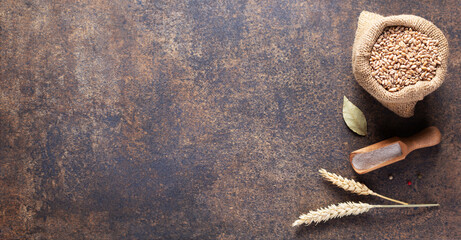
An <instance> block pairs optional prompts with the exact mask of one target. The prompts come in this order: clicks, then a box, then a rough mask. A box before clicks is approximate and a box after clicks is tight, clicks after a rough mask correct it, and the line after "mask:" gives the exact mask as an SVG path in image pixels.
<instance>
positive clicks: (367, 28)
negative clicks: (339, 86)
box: [352, 11, 448, 117]
mask: <svg viewBox="0 0 461 240" xmlns="http://www.w3.org/2000/svg"><path fill="white" fill-rule="evenodd" d="M388 26H406V27H411V28H412V29H414V30H417V31H420V32H422V33H424V34H426V35H428V36H429V37H431V38H433V39H437V40H439V54H440V57H441V58H442V64H441V65H440V66H438V67H437V70H436V75H435V77H434V78H433V79H432V80H431V81H419V82H417V83H416V84H415V85H409V86H406V87H404V88H403V89H402V90H400V91H398V92H389V91H387V90H386V89H385V88H384V87H382V86H381V85H380V84H379V83H378V82H377V81H376V80H375V79H374V78H373V77H372V76H371V71H372V69H371V66H370V62H369V58H370V55H371V50H372V48H373V45H374V43H375V42H376V40H377V39H378V37H379V36H380V35H381V33H382V32H383V30H384V28H386V27H388ZM447 59H448V42H447V39H446V38H445V36H444V35H443V33H442V31H440V29H438V28H437V27H436V26H435V25H434V24H432V23H431V22H429V21H427V20H425V19H423V18H421V17H417V16H413V15H398V16H389V17H383V16H381V15H378V14H375V13H371V12H367V11H363V12H362V13H361V14H360V17H359V22H358V26H357V32H356V33H355V40H354V45H353V48H352V70H353V72H354V75H355V79H356V80H357V82H358V83H359V84H360V86H362V87H363V88H364V89H365V90H366V91H367V92H368V93H370V94H371V95H372V96H373V97H375V98H376V99H377V100H378V101H379V102H381V103H382V104H383V105H384V106H385V107H387V108H388V109H390V110H391V111H393V112H394V113H396V114H397V115H399V116H401V117H411V116H413V114H414V111H415V105H416V103H417V102H418V101H420V100H422V99H423V98H424V97H425V96H426V95H428V94H429V93H431V92H433V91H434V90H435V89H437V88H438V87H440V85H441V84H442V83H443V80H444V78H445V73H446V71H447Z"/></svg>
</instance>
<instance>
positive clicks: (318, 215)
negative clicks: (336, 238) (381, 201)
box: [292, 202, 440, 227]
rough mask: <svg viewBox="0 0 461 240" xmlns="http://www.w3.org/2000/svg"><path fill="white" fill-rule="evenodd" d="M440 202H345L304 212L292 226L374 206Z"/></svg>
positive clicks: (358, 212)
mask: <svg viewBox="0 0 461 240" xmlns="http://www.w3.org/2000/svg"><path fill="white" fill-rule="evenodd" d="M438 206H440V205H439V204H411V205H370V204H368V203H362V202H358V203H355V202H345V203H339V204H338V205H334V204H333V205H330V206H328V207H326V208H320V209H317V210H315V211H309V213H307V214H302V215H301V216H299V219H298V220H296V221H295V222H294V223H293V224H292V226H293V227H296V226H300V225H302V224H306V225H310V224H311V223H320V222H326V221H328V220H330V219H333V218H342V217H345V216H350V215H359V214H362V213H365V212H368V211H369V210H370V209H372V208H402V207H438Z"/></svg>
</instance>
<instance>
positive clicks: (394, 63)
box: [370, 26, 442, 92]
mask: <svg viewBox="0 0 461 240" xmlns="http://www.w3.org/2000/svg"><path fill="white" fill-rule="evenodd" d="M441 61H442V59H441V57H440V55H439V52H438V41H437V40H433V39H432V38H430V37H428V36H427V35H426V34H424V33H421V32H418V31H415V30H413V29H411V28H408V27H395V26H393V27H388V28H386V29H384V31H383V33H382V34H381V35H380V36H379V38H378V40H377V41H376V43H375V44H374V45H373V48H372V50H371V56H370V66H371V68H372V76H373V77H374V78H375V79H376V81H377V82H378V83H379V84H381V85H382V86H383V87H384V88H385V89H386V90H388V91H389V92H397V91H399V90H401V89H402V88H404V87H405V86H408V85H410V84H411V85H412V84H416V82H418V81H431V80H432V79H433V78H434V77H435V72H436V69H437V66H438V65H440V64H441ZM429 65H430V66H431V67H429ZM410 79H411V80H410Z"/></svg>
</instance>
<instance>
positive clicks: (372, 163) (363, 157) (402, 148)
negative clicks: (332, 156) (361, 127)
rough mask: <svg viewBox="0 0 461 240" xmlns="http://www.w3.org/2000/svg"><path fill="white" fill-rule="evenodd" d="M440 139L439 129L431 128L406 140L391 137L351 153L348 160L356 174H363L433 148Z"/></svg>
mask: <svg viewBox="0 0 461 240" xmlns="http://www.w3.org/2000/svg"><path fill="white" fill-rule="evenodd" d="M441 138H442V134H441V133H440V131H439V129H438V128H436V127H434V126H432V127H428V128H426V129H424V130H422V131H421V132H419V133H417V134H415V135H413V136H411V137H408V138H399V137H393V138H389V139H386V140H384V141H381V142H378V143H375V144H373V145H370V146H368V147H364V148H361V149H359V150H356V151H353V152H352V153H351V154H350V156H349V160H350V162H351V165H352V168H354V170H355V171H356V172H357V173H358V174H364V173H367V172H371V171H373V170H376V169H378V168H381V167H384V166H387V165H389V164H392V163H395V162H398V161H400V160H403V159H405V157H406V156H407V155H408V154H409V153H410V152H412V151H413V150H416V149H420V148H425V147H432V146H435V145H437V144H439V143H440V140H441Z"/></svg>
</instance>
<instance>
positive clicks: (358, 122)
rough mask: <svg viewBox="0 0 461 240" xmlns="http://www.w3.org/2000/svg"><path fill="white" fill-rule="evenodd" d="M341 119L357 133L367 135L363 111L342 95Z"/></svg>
mask: <svg viewBox="0 0 461 240" xmlns="http://www.w3.org/2000/svg"><path fill="white" fill-rule="evenodd" d="M343 101H344V102H343V119H344V122H346V125H347V126H348V127H349V128H350V129H351V130H352V131H354V132H355V133H357V134H358V135H362V136H365V135H367V120H366V119H365V115H363V112H362V111H361V110H360V109H359V108H358V107H357V106H355V105H354V104H353V103H351V102H350V101H349V99H347V97H346V96H344V100H343Z"/></svg>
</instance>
